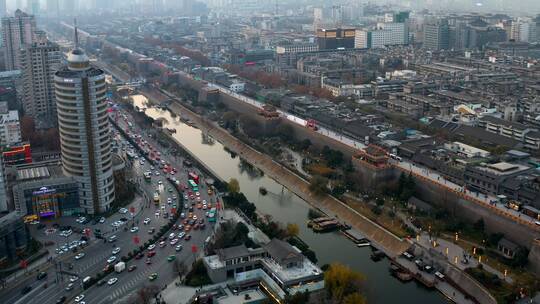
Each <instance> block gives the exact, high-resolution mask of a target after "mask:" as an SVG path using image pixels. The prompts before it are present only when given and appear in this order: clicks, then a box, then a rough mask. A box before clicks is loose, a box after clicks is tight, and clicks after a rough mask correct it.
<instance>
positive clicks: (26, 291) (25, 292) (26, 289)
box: [21, 285, 32, 294]
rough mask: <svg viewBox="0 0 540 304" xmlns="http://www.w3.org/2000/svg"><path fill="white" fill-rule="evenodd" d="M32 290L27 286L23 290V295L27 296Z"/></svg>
mask: <svg viewBox="0 0 540 304" xmlns="http://www.w3.org/2000/svg"><path fill="white" fill-rule="evenodd" d="M31 290H32V286H30V285H26V286H25V287H24V288H23V289H22V291H21V293H22V294H27V293H29V292H30V291H31Z"/></svg>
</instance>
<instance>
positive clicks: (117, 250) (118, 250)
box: [112, 247, 122, 254]
mask: <svg viewBox="0 0 540 304" xmlns="http://www.w3.org/2000/svg"><path fill="white" fill-rule="evenodd" d="M120 250H122V249H120V247H116V248H114V249H113V250H112V254H118V253H119V252H120Z"/></svg>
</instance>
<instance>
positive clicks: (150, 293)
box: [137, 285, 160, 304]
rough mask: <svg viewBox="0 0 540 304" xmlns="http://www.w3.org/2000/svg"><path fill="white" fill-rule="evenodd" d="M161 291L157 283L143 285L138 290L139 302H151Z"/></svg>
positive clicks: (143, 303)
mask: <svg viewBox="0 0 540 304" xmlns="http://www.w3.org/2000/svg"><path fill="white" fill-rule="evenodd" d="M159 292H160V288H159V287H158V286H157V285H147V286H143V287H142V288H141V289H139V290H138V291H137V303H141V304H150V302H151V300H152V299H153V298H154V297H155V296H156V294H158V293H159Z"/></svg>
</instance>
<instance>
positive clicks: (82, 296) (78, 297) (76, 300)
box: [75, 294, 84, 302]
mask: <svg viewBox="0 0 540 304" xmlns="http://www.w3.org/2000/svg"><path fill="white" fill-rule="evenodd" d="M83 299H84V295H83V294H80V295H78V296H76V297H75V302H80V301H82V300H83Z"/></svg>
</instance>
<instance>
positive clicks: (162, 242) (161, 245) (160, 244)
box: [159, 241, 167, 248]
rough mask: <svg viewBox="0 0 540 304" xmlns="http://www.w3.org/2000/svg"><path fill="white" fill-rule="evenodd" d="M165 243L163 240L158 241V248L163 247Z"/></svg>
mask: <svg viewBox="0 0 540 304" xmlns="http://www.w3.org/2000/svg"><path fill="white" fill-rule="evenodd" d="M166 245H167V243H165V241H161V242H160V243H159V247H160V248H163V247H165V246H166Z"/></svg>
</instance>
